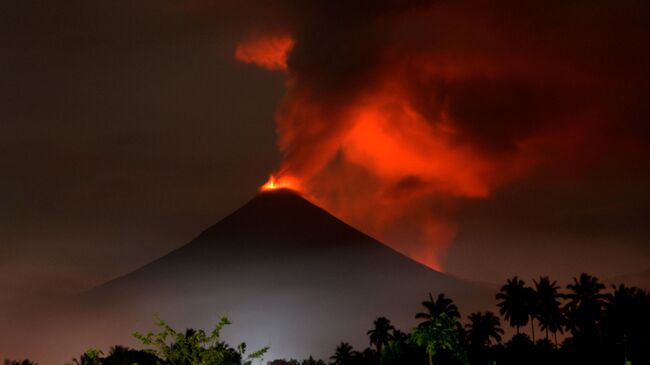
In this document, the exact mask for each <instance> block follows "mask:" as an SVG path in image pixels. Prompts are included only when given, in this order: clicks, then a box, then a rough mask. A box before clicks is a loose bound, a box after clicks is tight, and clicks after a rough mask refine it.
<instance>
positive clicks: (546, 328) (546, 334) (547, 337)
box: [546, 327, 548, 340]
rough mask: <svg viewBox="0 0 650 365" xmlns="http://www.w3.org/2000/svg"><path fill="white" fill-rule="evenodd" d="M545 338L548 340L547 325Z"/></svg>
mask: <svg viewBox="0 0 650 365" xmlns="http://www.w3.org/2000/svg"><path fill="white" fill-rule="evenodd" d="M546 340H548V327H546Z"/></svg>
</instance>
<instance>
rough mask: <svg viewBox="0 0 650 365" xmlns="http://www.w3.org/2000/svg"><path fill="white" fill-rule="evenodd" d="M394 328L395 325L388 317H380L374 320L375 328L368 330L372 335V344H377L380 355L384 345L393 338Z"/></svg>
mask: <svg viewBox="0 0 650 365" xmlns="http://www.w3.org/2000/svg"><path fill="white" fill-rule="evenodd" d="M394 329H395V327H393V325H392V324H390V320H388V318H386V317H378V318H377V319H376V320H375V322H374V328H373V329H371V330H370V331H368V333H367V334H368V336H369V337H370V344H371V345H375V348H376V349H377V354H378V355H379V356H381V350H382V348H383V346H384V345H385V344H386V343H387V342H388V341H389V340H391V339H392V338H393V335H392V334H391V331H393V330H394Z"/></svg>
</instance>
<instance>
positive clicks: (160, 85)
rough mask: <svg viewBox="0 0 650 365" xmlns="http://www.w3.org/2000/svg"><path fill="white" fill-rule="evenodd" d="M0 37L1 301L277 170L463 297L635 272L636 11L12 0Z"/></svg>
mask: <svg viewBox="0 0 650 365" xmlns="http://www.w3.org/2000/svg"><path fill="white" fill-rule="evenodd" d="M568 3H570V4H568ZM0 29H1V31H0V44H1V46H0V50H1V56H2V57H0V80H1V81H2V82H1V83H0V100H2V108H1V110H2V114H1V115H2V117H1V118H0V171H1V172H0V201H1V202H2V203H1V204H0V293H2V294H0V300H2V301H3V302H5V303H12V302H14V301H19V300H22V299H23V298H25V296H32V295H43V294H50V293H72V292H75V291H79V290H81V289H85V288H88V287H91V286H93V285H95V284H98V283H101V282H103V281H105V280H108V279H110V278H112V277H115V276H118V275H121V274H124V273H125V272H128V271H130V270H133V269H135V268H137V267H139V266H141V265H143V264H144V263H147V262H149V261H151V260H153V259H155V258H157V257H159V256H161V255H163V254H164V253H166V252H169V251H170V250H172V249H174V248H176V247H179V246H180V245H182V244H184V243H186V242H188V241H189V240H190V239H191V238H193V237H194V236H196V235H197V234H198V233H199V232H200V231H201V230H203V229H204V228H206V227H207V226H209V225H211V224H213V223H215V222H216V221H218V220H219V219H221V218H223V217H224V216H225V215H227V214H228V213H229V212H232V211H233V210H235V209H237V208H238V207H239V206H241V205H242V204H244V203H245V202H246V201H247V200H249V199H250V198H251V197H252V196H253V195H254V194H256V192H257V190H258V188H259V187H260V186H261V185H262V184H263V183H264V182H265V181H266V180H267V178H268V177H269V175H270V174H275V176H276V177H277V178H278V181H282V179H284V181H286V182H288V183H287V185H289V186H290V187H294V188H296V189H297V190H299V191H300V192H301V193H303V195H305V196H306V197H307V198H308V199H310V200H311V201H313V202H315V203H317V204H319V205H321V206H323V207H324V208H326V209H327V210H329V211H331V212H332V213H334V214H335V215H336V216H338V217H340V218H342V219H343V220H345V221H347V222H349V223H351V224H352V225H353V226H355V227H358V228H359V229H361V230H363V231H365V232H368V233H370V234H371V235H373V236H375V237H377V238H379V239H380V240H382V241H384V242H386V243H387V244H389V245H391V246H393V247H395V248H396V249H398V250H400V251H401V252H404V253H406V254H408V255H410V256H412V257H414V258H415V259H418V260H420V261H422V262H424V263H426V264H428V265H430V266H431V267H435V268H439V269H443V271H445V272H449V273H451V274H454V275H458V276H461V277H465V278H469V279H473V280H481V281H489V282H501V281H503V280H504V279H505V278H506V277H508V276H511V275H513V274H519V275H521V276H523V277H532V276H537V275H540V274H549V275H551V276H553V277H555V278H557V279H558V280H561V281H564V282H566V281H567V279H568V278H569V277H570V276H573V275H576V274H578V273H580V272H582V271H588V272H591V273H593V274H595V275H598V276H602V277H603V278H607V277H612V276H616V275H620V274H626V273H635V272H640V271H643V270H646V269H648V268H650V242H649V240H650V224H648V220H649V219H650V208H649V207H650V191H649V189H648V187H649V186H650V146H649V145H648V144H649V142H648V141H650V128H649V127H648V126H649V124H648V121H649V120H650V103H649V100H650V68H649V67H650V66H649V65H650V48H649V47H648V46H647V40H648V39H650V3H648V2H647V1H623V2H615V1H584V2H582V1H576V2H566V1H550V2H542V3H537V2H531V5H522V4H521V2H519V1H502V2H499V4H498V5H495V4H493V3H492V2H488V1H476V2H452V1H434V2H430V1H406V2H403V1H389V0H386V1H358V2H352V4H349V2H331V1H298V0H296V1H237V2H233V3H232V4H230V3H229V2H226V1H207V0H206V1H201V0H197V1H149V0H147V1H135V2H133V1H122V0H120V1H115V0H113V1H81V0H74V1H62V2H56V4H55V3H54V2H52V1H18V0H16V1H13V0H12V1H4V2H2V4H0ZM242 47H245V48H246V47H248V48H247V51H248V53H247V54H248V56H245V55H241V54H240V55H239V56H237V54H236V53H237V52H236V50H237V49H242ZM269 54H270V55H269ZM278 55H279V56H278ZM283 56H287V58H282V57H283ZM265 57H266V59H265ZM269 57H270V58H269ZM278 57H280V59H278Z"/></svg>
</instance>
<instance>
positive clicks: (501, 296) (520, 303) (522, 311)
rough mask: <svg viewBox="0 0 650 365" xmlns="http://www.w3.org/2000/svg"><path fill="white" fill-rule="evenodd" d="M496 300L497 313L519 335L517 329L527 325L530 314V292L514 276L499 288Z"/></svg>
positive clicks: (522, 282) (521, 281)
mask: <svg viewBox="0 0 650 365" xmlns="http://www.w3.org/2000/svg"><path fill="white" fill-rule="evenodd" d="M496 299H497V300H498V301H499V303H498V304H497V305H498V306H499V308H500V309H499V313H500V314H501V315H502V316H503V318H505V320H506V321H509V323H510V326H511V327H515V328H516V330H517V334H519V328H520V327H521V326H525V325H527V324H528V318H529V314H530V305H529V302H530V292H529V290H528V289H527V288H526V286H525V283H524V281H523V280H519V278H517V277H516V276H515V277H513V278H512V279H509V280H508V282H507V283H506V285H504V286H502V287H501V292H499V293H498V294H497V295H496Z"/></svg>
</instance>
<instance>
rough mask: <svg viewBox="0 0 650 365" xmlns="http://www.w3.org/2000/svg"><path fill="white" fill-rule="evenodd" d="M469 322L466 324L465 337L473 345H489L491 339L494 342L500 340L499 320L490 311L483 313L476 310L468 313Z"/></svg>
mask: <svg viewBox="0 0 650 365" xmlns="http://www.w3.org/2000/svg"><path fill="white" fill-rule="evenodd" d="M468 318H469V321H470V323H468V324H466V325H465V327H466V328H467V339H468V342H469V343H470V344H471V345H473V346H478V347H489V346H490V345H491V344H492V343H491V342H492V339H493V340H494V341H495V343H499V342H501V335H503V329H501V320H500V319H499V317H497V316H495V315H494V313H492V312H485V314H483V313H480V312H476V313H472V314H470V315H469V317H468Z"/></svg>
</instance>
